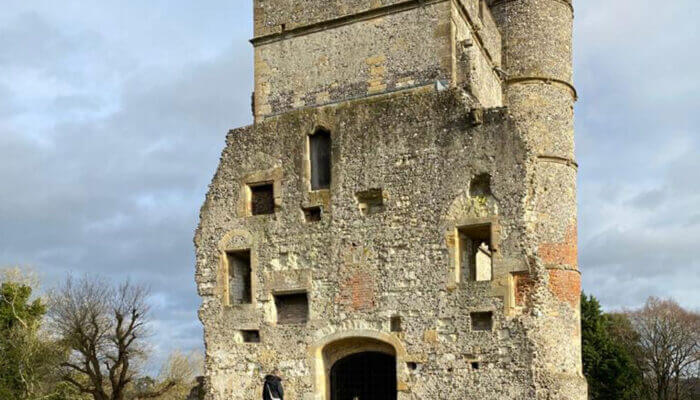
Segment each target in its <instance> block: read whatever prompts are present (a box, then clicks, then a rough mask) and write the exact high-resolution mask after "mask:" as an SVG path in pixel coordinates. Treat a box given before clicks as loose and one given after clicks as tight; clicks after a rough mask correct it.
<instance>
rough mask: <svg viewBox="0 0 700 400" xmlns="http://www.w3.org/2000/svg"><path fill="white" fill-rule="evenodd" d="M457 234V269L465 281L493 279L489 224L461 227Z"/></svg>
mask: <svg viewBox="0 0 700 400" xmlns="http://www.w3.org/2000/svg"><path fill="white" fill-rule="evenodd" d="M458 233H459V261H458V262H459V267H460V270H461V272H462V274H464V277H465V280H467V281H477V282H482V281H490V280H491V279H492V278H493V245H492V241H491V224H480V225H473V226H467V227H462V228H459V229H458Z"/></svg>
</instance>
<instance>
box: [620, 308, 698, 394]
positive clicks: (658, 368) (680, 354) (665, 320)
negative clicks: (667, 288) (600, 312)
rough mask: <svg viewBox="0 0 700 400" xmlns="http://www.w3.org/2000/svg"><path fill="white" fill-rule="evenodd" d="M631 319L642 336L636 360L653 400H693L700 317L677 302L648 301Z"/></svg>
mask: <svg viewBox="0 0 700 400" xmlns="http://www.w3.org/2000/svg"><path fill="white" fill-rule="evenodd" d="M628 317H629V318H630V321H631V322H632V325H633V327H634V329H635V331H636V332H637V334H638V335H639V337H638V340H637V346H638V348H637V351H636V353H637V355H636V357H637V359H638V362H639V366H640V369H641V370H642V371H643V373H644V384H645V386H646V394H647V396H648V397H649V398H651V399H654V400H685V399H692V398H693V397H692V396H693V393H692V391H693V388H692V386H693V385H694V384H695V382H696V379H697V378H698V370H699V368H700V314H698V313H696V312H691V311H687V310H684V309H683V308H682V307H681V306H679V305H678V303H676V302H675V301H672V300H661V299H657V298H653V297H652V298H649V300H647V302H646V304H645V305H644V307H642V308H641V309H640V310H638V311H634V312H629V313H628Z"/></svg>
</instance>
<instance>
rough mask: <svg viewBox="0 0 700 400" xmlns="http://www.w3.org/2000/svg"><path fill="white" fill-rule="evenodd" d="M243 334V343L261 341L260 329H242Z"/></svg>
mask: <svg viewBox="0 0 700 400" xmlns="http://www.w3.org/2000/svg"><path fill="white" fill-rule="evenodd" d="M241 336H242V337H243V343H260V331H258V330H245V331H241Z"/></svg>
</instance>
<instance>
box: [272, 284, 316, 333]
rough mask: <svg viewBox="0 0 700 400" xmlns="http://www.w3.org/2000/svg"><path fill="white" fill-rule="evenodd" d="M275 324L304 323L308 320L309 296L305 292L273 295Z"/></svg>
mask: <svg viewBox="0 0 700 400" xmlns="http://www.w3.org/2000/svg"><path fill="white" fill-rule="evenodd" d="M275 307H276V308H277V324H279V325H293V324H305V323H306V322H307V321H308V320H309V298H308V295H307V294H306V292H304V293H293V294H278V295H275Z"/></svg>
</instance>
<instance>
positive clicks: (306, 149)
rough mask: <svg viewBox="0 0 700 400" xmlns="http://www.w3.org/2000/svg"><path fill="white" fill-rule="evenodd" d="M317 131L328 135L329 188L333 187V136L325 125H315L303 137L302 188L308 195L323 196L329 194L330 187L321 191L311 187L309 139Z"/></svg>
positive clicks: (331, 131)
mask: <svg viewBox="0 0 700 400" xmlns="http://www.w3.org/2000/svg"><path fill="white" fill-rule="evenodd" d="M319 131H325V132H327V133H328V136H330V138H331V148H330V152H331V171H330V172H331V187H332V186H333V182H335V174H334V173H333V164H334V163H333V143H334V142H335V140H336V138H335V134H334V133H333V130H332V129H330V128H328V127H327V126H326V125H323V124H316V125H314V128H313V129H311V131H309V132H308V133H307V134H305V135H304V163H303V164H304V171H303V177H304V186H305V188H306V191H307V192H309V193H318V194H325V193H329V192H330V191H331V189H330V187H329V188H323V189H313V188H312V185H311V137H312V136H314V135H316V134H317V133H318V132H319Z"/></svg>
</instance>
